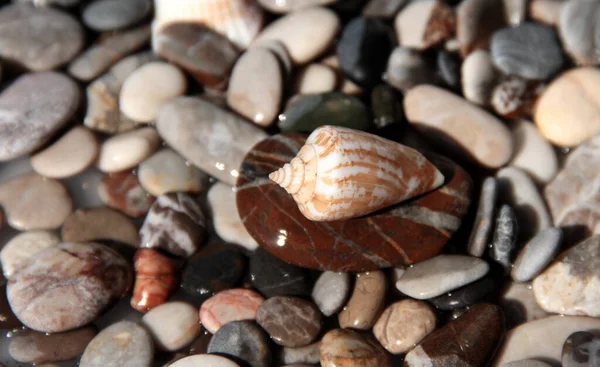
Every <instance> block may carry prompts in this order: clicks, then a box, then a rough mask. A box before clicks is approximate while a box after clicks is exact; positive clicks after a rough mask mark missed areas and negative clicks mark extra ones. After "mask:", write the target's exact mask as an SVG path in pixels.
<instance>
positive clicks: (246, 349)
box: [208, 320, 272, 367]
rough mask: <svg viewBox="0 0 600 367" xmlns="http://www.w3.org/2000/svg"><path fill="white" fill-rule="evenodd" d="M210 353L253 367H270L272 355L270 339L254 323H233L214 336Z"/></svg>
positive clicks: (209, 349) (246, 321)
mask: <svg viewBox="0 0 600 367" xmlns="http://www.w3.org/2000/svg"><path fill="white" fill-rule="evenodd" d="M208 353H211V354H219V355H223V356H226V357H230V358H232V359H234V360H241V361H243V362H245V363H247V364H248V365H250V366H251V367H270V366H271V360H272V355H271V351H270V350H269V338H268V337H267V334H266V333H265V332H264V331H263V329H261V328H260V327H259V326H258V325H256V323H254V322H252V321H248V320H245V321H232V322H230V323H227V324H225V325H223V327H221V328H220V329H219V331H217V332H216V333H215V335H213V337H212V339H211V340H210V344H209V345H208Z"/></svg>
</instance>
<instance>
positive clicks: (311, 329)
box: [256, 296, 323, 347]
mask: <svg viewBox="0 0 600 367" xmlns="http://www.w3.org/2000/svg"><path fill="white" fill-rule="evenodd" d="M256 322H257V323H258V324H259V325H260V326H262V328H263V329H265V330H266V331H267V333H269V335H270V336H271V339H272V340H273V341H274V342H275V343H277V344H279V345H283V346H286V347H303V346H305V345H308V344H310V343H311V342H313V341H314V340H315V339H316V338H317V336H318V335H319V333H320V332H321V327H322V326H323V315H322V314H321V311H319V309H318V308H317V306H316V305H315V304H314V303H312V302H309V301H306V300H303V299H302V298H298V297H282V296H278V297H272V298H269V299H267V300H266V301H264V302H263V303H262V304H261V306H260V307H259V308H258V311H257V313H256Z"/></svg>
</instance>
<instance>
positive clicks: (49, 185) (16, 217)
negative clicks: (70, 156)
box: [0, 174, 73, 230]
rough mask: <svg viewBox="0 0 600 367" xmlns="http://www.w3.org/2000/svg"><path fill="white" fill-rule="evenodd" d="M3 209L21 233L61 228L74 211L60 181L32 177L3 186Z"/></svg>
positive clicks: (0, 202) (0, 190) (0, 199)
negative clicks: (23, 231)
mask: <svg viewBox="0 0 600 367" xmlns="http://www.w3.org/2000/svg"><path fill="white" fill-rule="evenodd" d="M0 205H1V206H2V208H3V209H4V214H5V215H6V220H7V221H8V224H10V226H11V227H13V228H15V229H19V230H33V229H54V228H58V227H60V226H61V225H62V224H63V222H64V221H65V219H66V218H67V216H68V215H69V214H70V213H71V210H72V209H73V202H72V200H71V196H70V195H69V193H68V192H67V189H66V188H65V186H64V185H63V184H62V183H60V182H59V181H56V180H53V179H51V178H44V177H42V176H39V175H37V174H28V175H24V176H20V177H17V178H13V179H11V180H9V181H6V182H4V183H3V184H2V185H0Z"/></svg>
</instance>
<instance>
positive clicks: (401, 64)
mask: <svg viewBox="0 0 600 367" xmlns="http://www.w3.org/2000/svg"><path fill="white" fill-rule="evenodd" d="M384 79H385V81H386V82H387V83H388V84H389V85H391V86H392V87H394V88H396V89H398V90H400V91H402V92H407V91H408V90H409V89H411V88H413V87H415V86H417V85H419V84H434V82H435V80H434V75H433V72H432V70H431V68H430V66H429V65H428V63H427V61H426V60H425V58H424V57H423V55H422V54H421V53H420V52H419V51H417V50H413V49H411V48H407V47H402V46H399V47H396V48H395V49H394V50H393V51H392V53H391V55H390V57H389V59H388V64H387V68H386V71H385V75H384Z"/></svg>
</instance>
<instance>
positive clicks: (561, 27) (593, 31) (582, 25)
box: [557, 0, 600, 66]
mask: <svg viewBox="0 0 600 367" xmlns="http://www.w3.org/2000/svg"><path fill="white" fill-rule="evenodd" d="M598 9H599V7H598V3H596V2H595V1H593V0H584V1H565V3H564V5H563V7H562V9H561V10H560V16H559V18H558V24H557V27H558V33H559V34H560V38H561V40H562V44H563V48H564V49H565V51H566V53H567V54H569V55H570V56H571V57H572V58H573V59H574V60H575V62H576V63H577V64H580V65H584V66H588V65H590V66H592V65H597V64H598V63H599V62H600V60H599V58H598V46H600V31H598V30H597V24H598V21H599V20H600V16H599V15H598V14H599V12H598Z"/></svg>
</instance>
